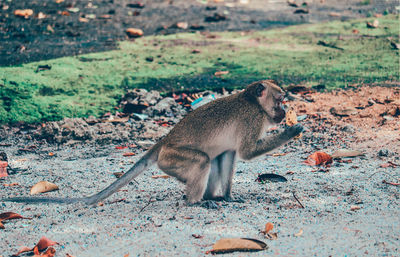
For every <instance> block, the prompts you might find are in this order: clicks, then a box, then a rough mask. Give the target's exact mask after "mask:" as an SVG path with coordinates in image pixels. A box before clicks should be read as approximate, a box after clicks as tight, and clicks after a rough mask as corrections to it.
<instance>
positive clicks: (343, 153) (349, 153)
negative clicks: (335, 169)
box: [332, 149, 364, 159]
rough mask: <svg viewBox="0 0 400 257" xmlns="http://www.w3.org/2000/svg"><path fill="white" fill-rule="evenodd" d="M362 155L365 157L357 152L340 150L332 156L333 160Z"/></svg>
mask: <svg viewBox="0 0 400 257" xmlns="http://www.w3.org/2000/svg"><path fill="white" fill-rule="evenodd" d="M362 155H364V153H362V152H360V151H357V150H348V149H339V150H337V151H336V152H334V153H333V154H332V158H334V159H335V158H342V157H357V156H362Z"/></svg>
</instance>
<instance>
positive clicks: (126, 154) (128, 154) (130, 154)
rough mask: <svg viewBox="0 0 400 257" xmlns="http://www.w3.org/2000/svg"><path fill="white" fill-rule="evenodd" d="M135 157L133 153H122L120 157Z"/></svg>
mask: <svg viewBox="0 0 400 257" xmlns="http://www.w3.org/2000/svg"><path fill="white" fill-rule="evenodd" d="M134 155H135V153H132V152H126V153H123V154H122V156H125V157H127V156H134Z"/></svg>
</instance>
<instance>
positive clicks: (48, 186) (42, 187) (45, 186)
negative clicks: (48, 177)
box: [30, 181, 58, 195]
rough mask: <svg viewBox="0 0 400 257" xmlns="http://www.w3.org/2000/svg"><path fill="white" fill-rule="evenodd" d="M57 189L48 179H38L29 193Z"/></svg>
mask: <svg viewBox="0 0 400 257" xmlns="http://www.w3.org/2000/svg"><path fill="white" fill-rule="evenodd" d="M54 190H58V186H57V185H56V184H54V183H51V182H49V181H40V182H39V183H37V184H36V185H34V186H33V187H32V188H31V192H30V194H31V195H35V194H39V193H45V192H50V191H54Z"/></svg>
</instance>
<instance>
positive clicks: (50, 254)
mask: <svg viewBox="0 0 400 257" xmlns="http://www.w3.org/2000/svg"><path fill="white" fill-rule="evenodd" d="M54 255H56V250H55V249H54V248H53V247H49V249H47V250H46V252H44V253H43V254H42V255H40V257H54Z"/></svg>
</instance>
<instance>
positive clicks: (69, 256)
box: [67, 253, 75, 257]
mask: <svg viewBox="0 0 400 257" xmlns="http://www.w3.org/2000/svg"><path fill="white" fill-rule="evenodd" d="M67 257H75V256H74V255H71V254H69V253H67Z"/></svg>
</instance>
